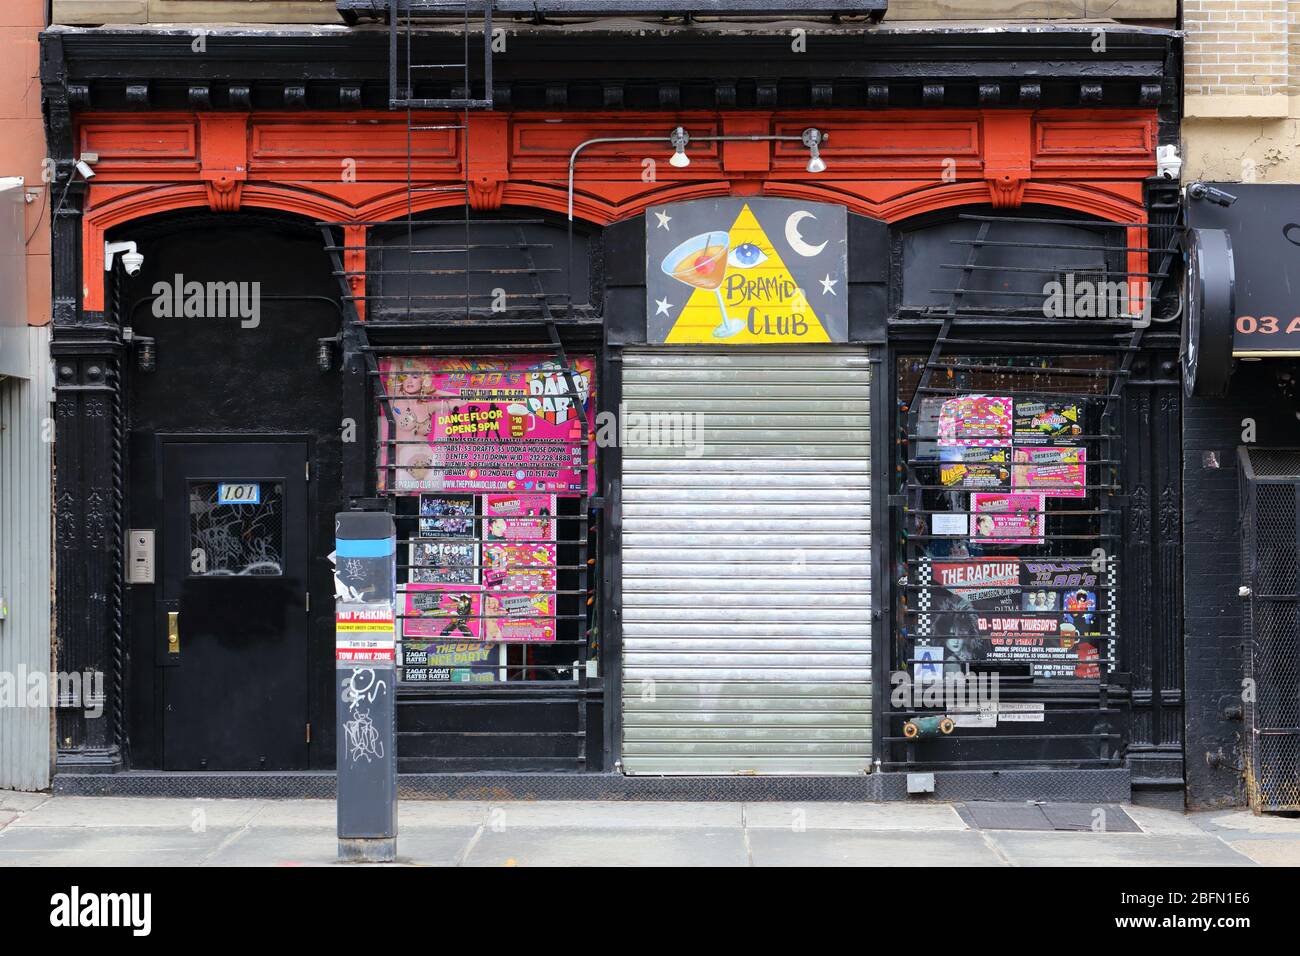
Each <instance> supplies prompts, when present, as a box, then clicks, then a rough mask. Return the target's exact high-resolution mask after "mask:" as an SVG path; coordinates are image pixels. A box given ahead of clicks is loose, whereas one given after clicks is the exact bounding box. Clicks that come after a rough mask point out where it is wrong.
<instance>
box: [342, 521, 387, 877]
mask: <svg viewBox="0 0 1300 956" xmlns="http://www.w3.org/2000/svg"><path fill="white" fill-rule="evenodd" d="M334 529H335V530H334V537H335V542H334V550H335V569H336V570H335V582H334V588H335V596H334V601H335V603H334V621H335V624H334V669H335V683H336V692H337V693H336V698H335V706H336V708H337V710H338V777H339V780H338V821H339V859H340V860H357V861H365V862H371V863H391V862H392V861H393V859H394V858H395V857H396V855H397V759H396V754H394V753H393V749H394V736H395V734H394V727H393V714H394V706H393V705H394V701H395V699H396V690H397V687H396V681H397V670H396V650H397V640H396V637H397V630H396V626H395V625H396V621H397V616H396V613H395V610H396V591H397V584H396V574H397V547H396V545H397V541H396V534H395V532H394V529H393V519H392V517H390V516H389V515H388V514H386V513H384V512H373V511H371V512H367V511H345V512H340V513H339V514H337V515H335V517H334Z"/></svg>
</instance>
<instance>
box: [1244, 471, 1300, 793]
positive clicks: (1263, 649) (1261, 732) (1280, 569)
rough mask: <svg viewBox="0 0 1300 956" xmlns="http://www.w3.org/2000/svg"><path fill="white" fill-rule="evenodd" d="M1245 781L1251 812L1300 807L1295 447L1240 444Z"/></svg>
mask: <svg viewBox="0 0 1300 956" xmlns="http://www.w3.org/2000/svg"><path fill="white" fill-rule="evenodd" d="M1239 460H1240V465H1241V472H1240V473H1241V505H1242V512H1243V514H1242V535H1243V538H1244V540H1243V541H1242V549H1241V553H1242V564H1243V567H1242V571H1243V578H1244V587H1243V589H1242V592H1243V595H1244V596H1245V597H1246V598H1247V601H1246V607H1245V612H1244V616H1243V621H1244V624H1245V637H1246V661H1247V664H1246V667H1247V670H1246V673H1247V674H1248V675H1249V676H1250V678H1251V681H1252V682H1253V687H1251V688H1248V690H1249V691H1253V693H1249V692H1248V693H1247V694H1246V703H1247V713H1248V715H1249V741H1248V744H1247V748H1248V751H1249V755H1248V771H1247V774H1246V786H1247V790H1248V792H1249V795H1250V802H1251V806H1252V807H1254V808H1255V809H1256V810H1265V811H1282V810H1300V570H1297V557H1298V556H1300V555H1297V550H1298V547H1300V546H1298V544H1297V542H1300V449H1296V448H1279V449H1270V448H1241V449H1240V450H1239Z"/></svg>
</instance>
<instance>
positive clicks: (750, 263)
mask: <svg viewBox="0 0 1300 956" xmlns="http://www.w3.org/2000/svg"><path fill="white" fill-rule="evenodd" d="M766 261H767V253H766V252H764V251H763V250H762V248H760V247H759V246H757V245H755V244H754V243H752V242H742V243H741V244H740V245H738V246H736V248H734V249H732V250H731V255H729V256H727V262H728V264H730V265H733V266H736V267H737V268H740V269H753V268H754V267H755V266H761V265H762V264H763V263H764V262H766Z"/></svg>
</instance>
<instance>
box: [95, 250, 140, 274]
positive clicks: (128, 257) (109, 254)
mask: <svg viewBox="0 0 1300 956" xmlns="http://www.w3.org/2000/svg"><path fill="white" fill-rule="evenodd" d="M119 252H120V253H121V254H122V268H123V269H125V270H126V274H127V275H129V276H134V275H139V274H140V269H141V268H142V267H143V266H144V256H143V255H142V254H141V252H140V250H139V249H137V248H136V246H135V243H134V242H106V243H104V271H105V272H112V271H113V256H115V255H116V254H117V253H119Z"/></svg>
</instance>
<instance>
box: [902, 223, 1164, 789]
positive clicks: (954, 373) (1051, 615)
mask: <svg viewBox="0 0 1300 956" xmlns="http://www.w3.org/2000/svg"><path fill="white" fill-rule="evenodd" d="M959 221H960V222H962V223H965V224H966V227H965V230H964V231H962V230H959V229H958V228H957V227H956V226H955V225H954V226H953V227H951V232H950V233H949V234H950V235H951V236H953V238H949V239H947V242H948V243H949V244H951V246H952V247H953V248H954V249H955V251H956V252H957V253H958V255H960V256H961V258H960V259H958V260H956V261H953V262H950V263H943V264H941V265H937V266H928V267H927V268H926V269H925V270H923V271H922V273H921V274H922V275H923V276H924V277H926V278H930V279H931V280H932V281H931V282H930V284H931V285H933V286H937V287H931V288H926V289H920V288H906V289H905V290H904V295H905V299H906V301H907V302H909V303H918V305H917V306H913V307H908V306H904V307H903V309H902V310H901V312H900V317H899V321H900V322H906V323H908V324H911V325H914V326H917V327H920V328H926V327H927V326H928V327H929V328H934V326H935V325H937V330H936V331H935V333H934V337H933V339H932V340H931V342H930V347H929V354H928V355H926V356H924V357H922V356H915V357H912V356H902V357H900V359H899V361H898V366H897V368H896V369H895V374H896V381H897V401H898V414H897V426H896V427H897V435H896V447H897V448H898V480H897V482H896V484H895V489H896V495H895V497H894V498H893V501H894V503H895V504H896V506H897V507H898V508H899V511H898V512H896V527H898V528H899V532H900V533H899V535H898V538H897V540H896V541H895V542H894V549H893V550H894V555H895V574H896V579H895V580H896V582H897V583H896V585H895V587H896V589H897V597H896V601H895V624H896V630H895V633H896V640H895V643H894V646H893V648H892V665H893V667H894V669H895V672H896V673H897V672H904V673H906V674H908V675H909V676H910V677H912V679H913V680H914V681H915V682H916V683H917V684H918V685H924V683H925V682H927V681H935V680H938V679H946V678H949V677H955V676H960V677H965V678H976V679H977V680H978V679H979V678H988V679H996V681H997V686H998V701H997V703H996V704H995V705H993V706H992V707H991V708H990V707H988V706H984V705H978V704H977V701H976V700H975V699H974V698H972V699H968V700H967V701H965V702H960V703H958V704H957V705H955V706H954V705H953V703H952V702H951V701H948V700H944V699H943V697H942V695H941V696H940V700H941V701H943V702H942V703H940V704H937V705H936V704H930V703H920V702H917V701H915V700H913V701H911V702H910V703H909V706H902V707H900V706H895V705H893V704H891V702H890V701H889V700H885V701H882V704H883V706H884V708H885V712H886V713H885V720H886V724H885V735H884V740H885V742H886V745H887V759H886V760H885V761H884V765H885V766H886V767H887V768H890V769H894V768H899V769H901V768H907V769H914V768H925V767H937V768H951V767H988V766H993V767H996V766H1051V765H1066V766H1076V767H1087V766H1114V765H1117V764H1118V763H1119V762H1120V761H1121V760H1122V757H1123V738H1124V725H1123V723H1122V721H1121V719H1120V717H1121V714H1122V708H1123V701H1122V700H1118V701H1117V700H1115V699H1114V689H1113V688H1114V685H1115V684H1116V683H1117V681H1118V677H1117V671H1118V663H1119V654H1118V642H1119V640H1120V639H1121V634H1122V628H1121V621H1120V615H1119V608H1120V600H1119V598H1120V595H1119V588H1120V586H1121V580H1122V574H1121V572H1122V569H1121V567H1120V561H1119V554H1120V551H1121V549H1122V531H1123V508H1124V504H1125V496H1124V488H1125V485H1124V479H1123V475H1122V470H1121V466H1122V460H1121V459H1122V453H1121V449H1122V447H1123V443H1122V437H1123V436H1122V435H1121V434H1120V421H1121V419H1122V415H1121V414H1120V409H1121V404H1120V403H1121V402H1122V398H1123V393H1124V386H1125V384H1126V383H1127V381H1128V379H1129V376H1130V373H1131V367H1132V363H1133V359H1134V356H1135V354H1136V353H1137V352H1138V351H1139V349H1140V348H1141V345H1142V339H1143V335H1144V332H1145V329H1146V328H1147V327H1148V325H1149V324H1150V319H1151V307H1152V305H1153V303H1154V302H1155V300H1156V299H1157V297H1158V296H1159V293H1160V288H1161V283H1162V282H1163V279H1164V277H1165V276H1166V275H1167V273H1168V270H1169V267H1170V263H1171V261H1172V258H1173V250H1174V249H1175V248H1176V238H1177V234H1178V228H1177V226H1176V225H1173V224H1164V225H1156V224H1149V225H1143V224H1130V223H1107V222H1100V221H1096V220H1085V219H1049V218H1040V217H1030V216H1022V217H1014V216H1013V217H1007V216H993V215H975V214H971V215H962V216H960V217H959ZM1044 226H1047V227H1060V228H1061V230H1062V231H1065V230H1068V231H1069V233H1070V235H1067V236H1065V237H1064V238H1060V237H1058V238H1057V239H1055V240H1052V239H1050V238H1049V239H1047V240H1046V241H1044V240H1043V239H1042V238H1041V237H1039V236H1034V237H1033V238H1032V239H1031V238H1030V237H1029V236H1027V235H1025V231H1026V230H1028V229H1031V228H1042V227H1044ZM1053 262H1055V263H1057V265H1053V264H1052V263H1053ZM935 277H938V281H937V282H934V281H933V279H934V278H935ZM1051 282H1055V283H1056V284H1057V287H1058V288H1059V289H1061V290H1062V297H1061V300H1060V301H1059V302H1057V303H1055V304H1053V306H1052V307H1051V308H1049V307H1048V303H1047V301H1046V296H1047V290H1048V289H1049V288H1050V285H1049V284H1048V283H1051ZM1084 289H1086V290H1088V293H1089V295H1090V296H1091V298H1089V299H1087V300H1085V299H1082V298H1079V297H1078V296H1077V295H1076V290H1084ZM1076 301H1077V302H1078V303H1080V304H1081V306H1083V307H1082V308H1081V309H1080V310H1079V311H1074V306H1075V303H1076ZM1156 320H1157V321H1159V317H1157V318H1156ZM981 419H982V421H981ZM981 429H984V431H981ZM967 686H968V687H969V688H971V691H972V692H974V691H976V690H978V688H979V687H980V685H979V684H978V683H976V684H968V685H967ZM984 686H987V685H984ZM1121 697H1122V695H1121ZM945 716H946V717H949V718H951V719H952V722H953V723H952V725H946V726H943V727H939V724H938V719H939V718H941V717H945ZM935 727H939V729H938V730H937V731H936V730H935V729H934V728H935Z"/></svg>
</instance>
